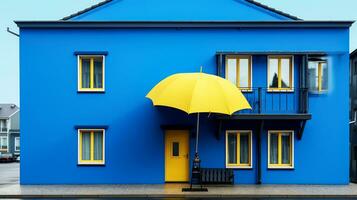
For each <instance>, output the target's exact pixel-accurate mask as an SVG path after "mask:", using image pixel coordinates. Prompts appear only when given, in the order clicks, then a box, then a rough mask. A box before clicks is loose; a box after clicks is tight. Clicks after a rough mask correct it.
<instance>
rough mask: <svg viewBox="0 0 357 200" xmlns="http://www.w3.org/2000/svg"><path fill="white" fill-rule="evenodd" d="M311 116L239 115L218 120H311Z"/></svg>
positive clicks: (220, 117)
mask: <svg viewBox="0 0 357 200" xmlns="http://www.w3.org/2000/svg"><path fill="white" fill-rule="evenodd" d="M311 118H312V116H311V114H309V113H306V114H237V115H232V116H229V115H218V116H216V119H218V120H310V119H311Z"/></svg>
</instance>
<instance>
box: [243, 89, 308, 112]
mask: <svg viewBox="0 0 357 200" xmlns="http://www.w3.org/2000/svg"><path fill="white" fill-rule="evenodd" d="M241 90H242V92H243V94H244V96H245V97H246V99H247V100H248V102H249V104H250V105H251V107H252V110H242V111H239V112H238V113H237V114H250V113H251V114H264V113H267V114H284V113H307V112H308V107H309V106H308V104H309V102H308V89H307V88H292V89H290V88H289V89H279V90H278V89H270V88H263V87H258V88H249V89H246V88H244V89H242V88H241Z"/></svg>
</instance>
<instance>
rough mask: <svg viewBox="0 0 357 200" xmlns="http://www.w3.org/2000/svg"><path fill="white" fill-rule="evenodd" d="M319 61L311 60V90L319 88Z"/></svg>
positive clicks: (309, 68) (309, 70)
mask: <svg viewBox="0 0 357 200" xmlns="http://www.w3.org/2000/svg"><path fill="white" fill-rule="evenodd" d="M318 65H319V63H318V62H309V67H308V74H309V87H310V90H318V84H319V76H318Z"/></svg>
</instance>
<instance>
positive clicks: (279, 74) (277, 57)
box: [267, 55, 294, 92]
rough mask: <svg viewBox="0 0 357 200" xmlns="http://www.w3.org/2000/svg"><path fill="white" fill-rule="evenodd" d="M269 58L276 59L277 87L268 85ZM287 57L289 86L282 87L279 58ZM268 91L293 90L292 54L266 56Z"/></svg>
mask: <svg viewBox="0 0 357 200" xmlns="http://www.w3.org/2000/svg"><path fill="white" fill-rule="evenodd" d="M270 59H277V60H278V87H277V88H276V87H270V83H269V78H270V62H269V61H270ZM282 59H289V60H290V62H289V63H290V66H289V88H282V86H281V60H282ZM267 74H268V78H267V81H268V91H269V92H292V91H294V56H291V55H288V56H286V55H276V56H268V73H267Z"/></svg>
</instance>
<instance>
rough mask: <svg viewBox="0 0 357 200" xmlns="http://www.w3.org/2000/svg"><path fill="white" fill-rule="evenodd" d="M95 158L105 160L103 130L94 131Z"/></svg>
mask: <svg viewBox="0 0 357 200" xmlns="http://www.w3.org/2000/svg"><path fill="white" fill-rule="evenodd" d="M94 160H103V132H102V131H95V132H94Z"/></svg>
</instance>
